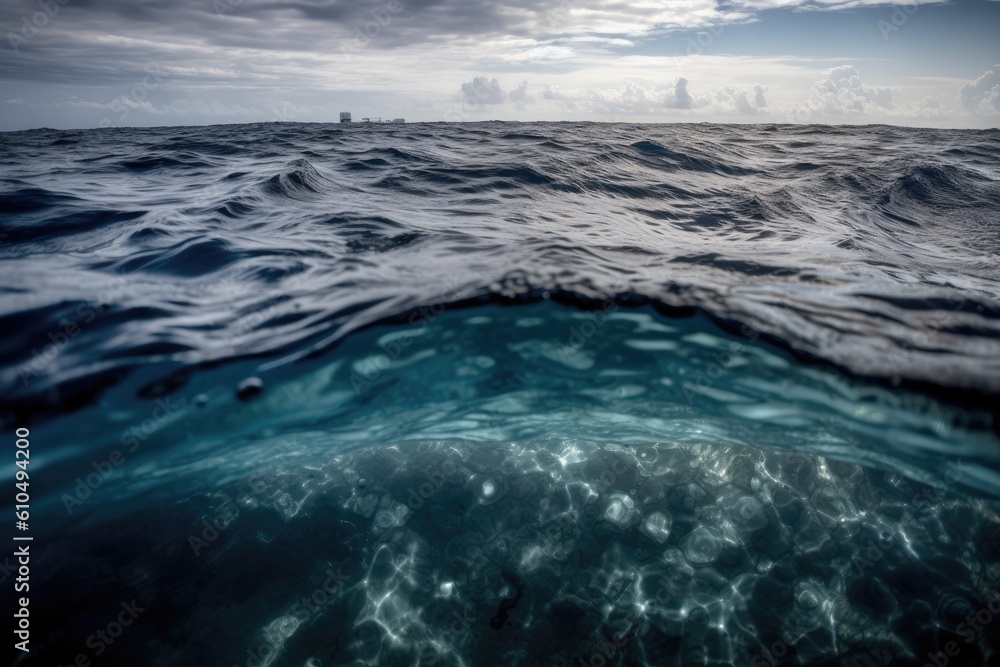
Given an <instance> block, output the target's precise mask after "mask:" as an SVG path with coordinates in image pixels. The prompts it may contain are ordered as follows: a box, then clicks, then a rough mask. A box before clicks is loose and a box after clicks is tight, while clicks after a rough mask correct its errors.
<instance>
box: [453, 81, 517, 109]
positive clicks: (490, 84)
mask: <svg viewBox="0 0 1000 667" xmlns="http://www.w3.org/2000/svg"><path fill="white" fill-rule="evenodd" d="M462 98H463V99H464V101H465V102H466V103H467V104H470V105H474V106H475V105H479V104H503V103H504V101H505V100H506V99H507V93H505V92H504V90H503V88H501V87H500V83H499V82H498V81H497V80H496V79H487V78H486V77H485V76H477V77H476V78H474V79H473V80H472V81H469V82H468V83H463V84H462Z"/></svg>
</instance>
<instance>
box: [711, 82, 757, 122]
mask: <svg viewBox="0 0 1000 667" xmlns="http://www.w3.org/2000/svg"><path fill="white" fill-rule="evenodd" d="M764 92H765V88H764V86H762V85H761V84H759V83H755V84H754V85H753V88H733V87H731V86H725V87H723V88H720V89H719V90H718V91H716V93H715V101H716V103H717V104H716V108H717V109H718V110H719V111H723V112H730V113H741V114H749V115H756V114H764V113H767V99H766V97H765V96H764Z"/></svg>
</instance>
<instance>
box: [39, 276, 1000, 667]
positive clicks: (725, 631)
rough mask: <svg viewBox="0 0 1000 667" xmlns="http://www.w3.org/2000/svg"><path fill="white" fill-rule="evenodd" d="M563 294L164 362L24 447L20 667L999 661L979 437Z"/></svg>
mask: <svg viewBox="0 0 1000 667" xmlns="http://www.w3.org/2000/svg"><path fill="white" fill-rule="evenodd" d="M555 296H557V295H554V294H548V295H543V298H542V299H541V300H540V301H538V302H536V303H526V304H519V305H516V306H502V305H498V304H484V305H480V306H477V307H458V306H453V305H448V304H437V305H433V306H427V307H425V308H423V309H417V310H414V311H412V312H410V313H409V314H408V315H407V316H405V317H395V318H392V319H391V320H389V321H386V322H384V323H382V324H375V325H371V326H367V327H362V328H359V329H357V330H356V331H354V332H353V333H351V334H349V335H345V336H343V337H342V338H340V339H339V340H337V341H336V342H335V344H334V345H332V346H330V347H328V348H327V350H326V351H325V352H324V353H322V354H314V355H311V356H310V355H306V356H303V355H296V356H295V358H294V359H292V360H289V359H284V360H280V359H274V358H267V359H256V360H254V359H246V360H243V361H241V362H238V363H231V364H227V365H222V366H218V367H214V368H212V367H206V368H204V369H201V370H200V371H199V372H197V373H185V374H183V375H178V373H177V372H176V369H175V368H174V367H173V366H172V365H171V363H170V362H169V361H166V360H165V361H164V362H163V363H162V364H160V365H159V366H154V367H146V368H143V369H142V370H140V371H138V372H136V373H135V374H134V375H132V376H131V377H129V378H128V379H127V380H124V381H122V382H119V383H118V384H116V385H115V386H113V387H111V388H109V389H107V390H105V391H104V392H103V393H101V394H100V395H99V397H98V399H97V400H96V401H95V402H94V404H93V405H89V406H83V407H81V408H80V409H78V410H77V411H76V412H74V413H73V414H70V415H65V416H63V417H62V418H60V419H57V420H52V421H48V422H45V423H44V424H39V425H38V426H37V427H32V434H31V437H32V440H33V442H39V443H41V442H50V443H51V442H59V443H61V444H62V446H61V447H60V448H58V449H54V448H53V449H52V450H50V452H49V453H46V454H42V455H40V456H39V458H38V460H37V461H35V462H34V463H33V465H35V466H36V467H35V468H33V470H34V472H33V479H34V477H35V476H37V479H38V482H37V484H38V489H39V491H38V493H39V494H40V495H39V496H38V497H37V499H36V501H35V503H36V512H37V514H36V515H35V521H34V523H35V525H36V526H39V528H38V529H37V531H38V532H36V533H35V534H36V538H35V539H36V541H37V542H39V543H41V544H44V545H46V546H45V550H44V551H41V552H40V553H41V554H42V556H41V557H40V558H39V560H38V563H37V571H38V572H39V574H38V575H37V576H38V579H37V581H38V590H39V592H38V593H35V594H33V599H32V604H33V605H35V609H36V610H37V612H33V613H37V616H36V617H33V618H34V621H33V622H35V623H36V624H37V628H38V630H37V632H38V634H37V635H36V637H37V641H38V645H37V646H38V653H37V657H36V659H35V661H29V662H25V663H24V664H46V665H52V664H56V665H64V664H65V665H69V664H72V662H73V660H74V659H75V657H76V656H78V655H81V654H83V655H85V656H87V657H89V658H94V657H97V651H98V650H100V651H101V653H100V656H99V659H100V662H99V663H96V664H100V665H119V664H120V665H135V664H143V665H149V666H154V667H155V666H159V665H163V666H166V665H177V664H204V665H226V667H229V666H230V665H233V666H235V665H241V666H254V667H263V666H279V665H280V666H285V665H287V666H289V667H332V666H340V665H344V666H347V665H350V666H357V667H361V666H362V665H366V666H373V667H374V666H377V665H378V666H381V665H387V666H394V665H400V666H402V665H455V666H462V665H466V666H472V665H487V664H508V665H524V666H529V665H566V666H570V665H572V666H579V665H593V666H595V667H596V666H599V665H622V666H624V665H649V666H653V665H657V666H659V665H752V666H753V667H757V666H758V665H776V664H782V665H784V664H788V665H825V664H829V665H855V664H856V665H866V666H868V665H890V664H892V665H924V664H926V663H928V662H931V664H933V661H932V660H931V657H930V656H937V655H939V654H940V655H941V656H944V657H948V658H949V660H950V663H949V664H952V665H954V664H963V665H964V664H969V665H972V664H979V665H982V664H991V662H993V661H995V660H996V659H997V657H996V655H997V653H996V652H997V649H998V648H1000V647H998V639H997V637H998V636H1000V634H998V633H996V632H994V630H995V628H993V627H992V626H991V623H995V622H996V621H995V620H993V618H994V617H995V616H996V615H997V614H998V613H1000V516H998V513H997V510H998V508H1000V477H998V470H1000V447H998V444H1000V443H998V438H997V435H996V433H995V429H994V424H993V421H992V420H993V416H992V414H991V413H990V411H989V410H987V409H976V408H963V407H960V406H958V405H956V404H954V403H949V402H947V401H944V400H939V399H937V398H932V397H930V396H928V395H922V394H918V393H912V392H908V391H904V390H902V389H892V388H891V387H885V386H879V385H875V384H870V383H866V382H863V381H861V380H859V379H857V378H852V377H850V376H849V375H847V374H844V373H841V372H839V371H837V370H836V369H835V368H832V367H830V366H828V365H816V364H809V363H805V362H803V361H802V360H801V359H797V358H796V357H794V356H793V355H792V354H791V353H790V352H788V351H787V350H784V349H782V348H781V347H778V346H774V345H771V344H770V343H768V342H767V341H766V340H765V339H764V338H762V337H761V336H760V334H759V332H757V331H756V330H755V329H753V328H752V327H749V326H743V327H729V329H731V330H729V331H727V330H724V329H722V328H720V327H719V326H717V324H716V323H715V322H713V321H712V320H710V319H709V318H707V317H705V316H703V315H701V314H698V313H696V312H695V313H693V314H691V315H690V316H688V317H666V316H664V315H662V314H660V313H659V312H658V311H657V310H656V309H654V308H653V307H651V306H649V305H636V306H634V307H629V306H628V304H625V303H622V302H620V301H619V300H614V299H608V300H606V301H603V302H595V303H592V304H591V307H590V308H588V309H580V308H574V307H568V306H567V305H564V304H562V303H557V302H556V301H557V299H556V298H554V297H555ZM43 491H44V492H43ZM119 609H121V610H122V611H121V612H120V613H121V614H124V615H125V616H124V617H125V618H127V619H129V622H130V627H129V628H128V632H124V633H122V635H121V637H120V639H119V638H114V637H111V636H109V635H107V634H105V635H104V637H105V638H104V639H102V638H101V637H102V635H100V634H95V632H97V631H103V630H104V629H105V626H107V625H108V618H109V615H111V616H110V617H117V616H116V615H118V614H119V612H118V610H119ZM43 628H44V630H43ZM118 630H119V631H120V630H121V628H118ZM105 639H113V640H114V641H112V642H108V641H105ZM956 648H957V650H958V651H959V653H958V655H957V657H956V656H953V655H952V654H951V653H949V651H951V650H953V649H956ZM19 664H20V663H19Z"/></svg>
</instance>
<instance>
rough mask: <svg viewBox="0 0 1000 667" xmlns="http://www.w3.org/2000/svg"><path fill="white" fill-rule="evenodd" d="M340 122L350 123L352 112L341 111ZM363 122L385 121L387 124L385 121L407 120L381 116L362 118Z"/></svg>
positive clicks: (402, 121) (398, 121)
mask: <svg viewBox="0 0 1000 667" xmlns="http://www.w3.org/2000/svg"><path fill="white" fill-rule="evenodd" d="M340 122H341V123H350V122H351V112H350V111H341V112H340ZM361 122H362V123H383V124H385V123H397V124H398V123H405V122H406V120H405V119H403V118H393V119H392V120H388V119H386V120H382V117H381V116H380V117H378V118H362V119H361Z"/></svg>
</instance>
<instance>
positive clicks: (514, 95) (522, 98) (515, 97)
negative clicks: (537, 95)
mask: <svg viewBox="0 0 1000 667" xmlns="http://www.w3.org/2000/svg"><path fill="white" fill-rule="evenodd" d="M510 99H511V101H512V102H528V101H530V100H531V98H530V97H529V96H528V82H527V81H522V82H521V85H519V86H518V87H517V88H515V89H514V90H512V91H510Z"/></svg>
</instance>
